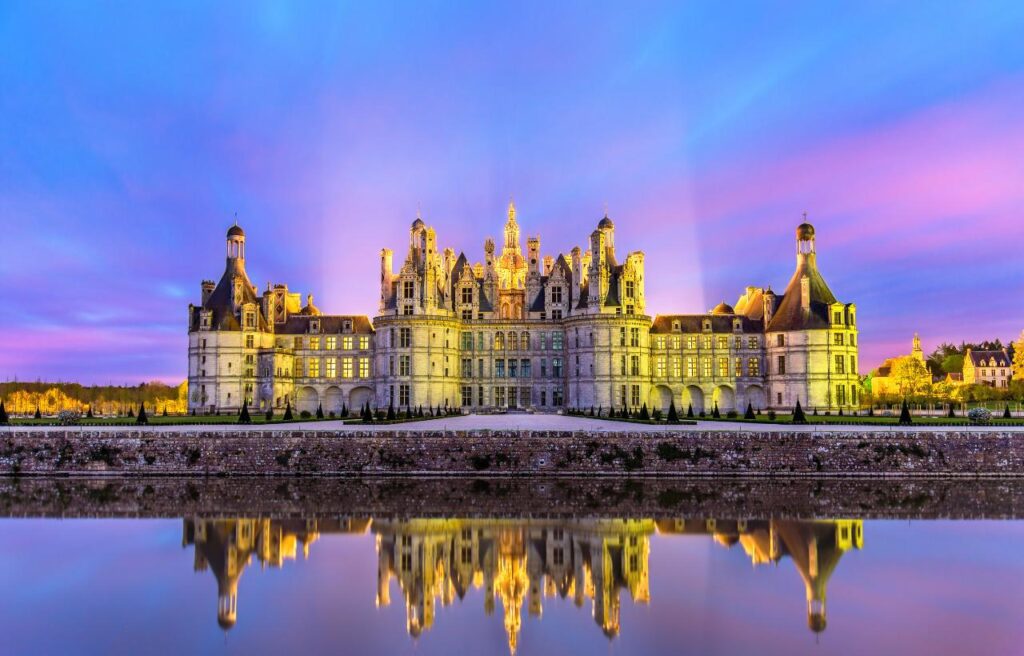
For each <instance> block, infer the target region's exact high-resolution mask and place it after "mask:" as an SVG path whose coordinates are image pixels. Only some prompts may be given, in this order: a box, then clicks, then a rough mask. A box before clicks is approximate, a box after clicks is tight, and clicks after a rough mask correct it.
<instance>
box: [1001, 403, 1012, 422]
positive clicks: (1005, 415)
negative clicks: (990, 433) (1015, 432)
mask: <svg viewBox="0 0 1024 656" xmlns="http://www.w3.org/2000/svg"><path fill="white" fill-rule="evenodd" d="M1003 419H1013V415H1012V414H1010V404H1009V403H1007V404H1006V407H1005V408H1004V409H1003Z"/></svg>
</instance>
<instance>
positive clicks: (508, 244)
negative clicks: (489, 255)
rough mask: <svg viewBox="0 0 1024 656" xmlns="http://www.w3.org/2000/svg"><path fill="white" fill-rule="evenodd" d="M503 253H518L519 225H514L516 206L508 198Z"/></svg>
mask: <svg viewBox="0 0 1024 656" xmlns="http://www.w3.org/2000/svg"><path fill="white" fill-rule="evenodd" d="M504 252H513V253H519V252H520V247H519V224H518V223H516V204H515V202H513V201H512V197H511V196H510V197H509V199H508V221H507V222H506V223H505V247H504V248H503V249H502V253H504Z"/></svg>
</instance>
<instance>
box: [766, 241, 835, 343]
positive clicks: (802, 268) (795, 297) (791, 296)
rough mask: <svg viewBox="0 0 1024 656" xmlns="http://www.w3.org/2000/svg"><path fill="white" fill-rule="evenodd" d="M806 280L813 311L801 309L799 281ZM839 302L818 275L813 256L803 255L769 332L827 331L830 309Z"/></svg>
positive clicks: (776, 311)
mask: <svg viewBox="0 0 1024 656" xmlns="http://www.w3.org/2000/svg"><path fill="white" fill-rule="evenodd" d="M804 276H807V278H808V280H809V282H810V297H811V298H810V307H809V308H806V309H805V308H802V307H801V306H800V281H801V279H802V278H803V277H804ZM835 302H836V297H835V296H834V295H833V294H832V290H830V289H829V288H828V285H827V284H826V283H825V279H824V278H822V277H821V273H819V272H818V267H817V264H816V263H815V255H814V254H813V253H811V254H809V255H804V256H802V257H801V258H800V261H799V263H798V264H797V267H796V271H795V272H794V273H793V277H792V278H790V280H789V284H788V285H786V291H785V293H784V294H783V295H782V300H781V302H780V303H779V305H778V309H777V310H775V313H774V314H773V315H772V320H771V321H770V322H769V323H768V332H778V331H787V330H811V329H821V328H828V327H829V325H830V323H829V316H828V314H829V306H830V305H831V304H832V303H835Z"/></svg>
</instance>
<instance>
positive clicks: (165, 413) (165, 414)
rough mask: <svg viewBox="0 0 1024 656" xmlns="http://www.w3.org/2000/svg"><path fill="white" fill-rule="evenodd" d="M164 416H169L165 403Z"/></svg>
mask: <svg viewBox="0 0 1024 656" xmlns="http://www.w3.org/2000/svg"><path fill="white" fill-rule="evenodd" d="M164 416H165V417H166V416H167V406H166V405H164Z"/></svg>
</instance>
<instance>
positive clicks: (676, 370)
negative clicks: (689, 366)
mask: <svg viewBox="0 0 1024 656" xmlns="http://www.w3.org/2000/svg"><path fill="white" fill-rule="evenodd" d="M672 377H673V378H682V377H683V362H682V360H681V359H680V358H672Z"/></svg>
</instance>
